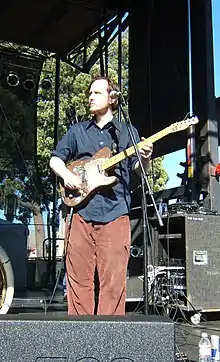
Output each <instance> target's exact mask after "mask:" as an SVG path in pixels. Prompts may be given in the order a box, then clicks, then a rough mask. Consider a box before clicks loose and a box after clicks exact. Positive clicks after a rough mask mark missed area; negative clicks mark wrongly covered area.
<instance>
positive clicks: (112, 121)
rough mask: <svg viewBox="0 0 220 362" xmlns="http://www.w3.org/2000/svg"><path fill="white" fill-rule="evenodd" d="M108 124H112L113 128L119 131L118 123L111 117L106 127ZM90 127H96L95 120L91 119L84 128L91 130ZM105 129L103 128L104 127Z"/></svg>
mask: <svg viewBox="0 0 220 362" xmlns="http://www.w3.org/2000/svg"><path fill="white" fill-rule="evenodd" d="M109 123H112V124H113V125H114V127H115V128H117V130H118V131H120V122H119V121H118V120H117V119H116V118H115V117H113V118H112V120H111V121H110V122H108V123H107V124H106V126H107V125H108V124H109ZM92 126H96V123H95V119H94V118H93V119H92V120H91V121H90V122H89V124H88V125H87V126H86V129H89V128H91V127H92ZM104 128H105V127H104Z"/></svg>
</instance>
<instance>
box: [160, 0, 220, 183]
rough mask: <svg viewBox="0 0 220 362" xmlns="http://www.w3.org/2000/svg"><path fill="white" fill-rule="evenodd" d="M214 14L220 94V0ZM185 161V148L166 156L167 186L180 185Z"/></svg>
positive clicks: (217, 91)
mask: <svg viewBox="0 0 220 362" xmlns="http://www.w3.org/2000/svg"><path fill="white" fill-rule="evenodd" d="M212 4H213V6H212V12H213V14H212V16H213V43H214V71H215V96H216V97H219V96H220V0H212ZM184 161H185V150H180V151H177V152H173V153H171V154H169V155H166V156H165V160H164V163H163V164H164V168H165V170H166V171H167V173H168V175H169V181H168V183H167V185H166V188H167V189H168V188H171V187H176V186H179V185H180V183H181V179H180V178H179V177H177V176H176V174H177V173H178V172H179V173H182V172H183V171H184V169H183V167H182V166H180V165H179V163H180V162H184Z"/></svg>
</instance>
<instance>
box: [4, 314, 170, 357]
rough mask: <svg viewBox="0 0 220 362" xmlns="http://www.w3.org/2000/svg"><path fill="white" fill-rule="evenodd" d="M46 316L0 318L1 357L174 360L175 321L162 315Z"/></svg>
mask: <svg viewBox="0 0 220 362" xmlns="http://www.w3.org/2000/svg"><path fill="white" fill-rule="evenodd" d="M10 317H11V318H10ZM24 318H25V319H24ZM49 318H50V319H48V317H47V315H43V314H41V316H39V315H38V316H36V315H34V316H33V315H32V316H28V315H24V316H22V318H21V317H20V316H7V318H6V317H3V316H1V317H0V355H1V361H2V362H9V361H10V362H36V361H37V362H49V361H51V362H52V361H56V362H61V361H62V362H64V361H65V362H66V361H68V362H77V361H78V362H79V361H80V362H113V361H114V362H146V361H149V362H171V361H174V323H173V322H172V321H171V320H170V319H168V318H166V317H161V316H138V315H136V316H125V317H119V316H112V317H101V316H100V317H98V316H93V317H79V318H78V317H74V318H70V317H64V318H63V317H62V320H60V318H59V317H56V316H55V315H54V316H52V317H51V316H50V317H49ZM58 318H59V319H58Z"/></svg>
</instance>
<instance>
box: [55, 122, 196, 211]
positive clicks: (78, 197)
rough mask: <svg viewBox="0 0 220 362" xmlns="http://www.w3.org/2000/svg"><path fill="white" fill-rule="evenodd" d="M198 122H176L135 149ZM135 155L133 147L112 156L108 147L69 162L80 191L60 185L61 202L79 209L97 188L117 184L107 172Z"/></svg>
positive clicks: (69, 167) (113, 177) (68, 165)
mask: <svg viewBox="0 0 220 362" xmlns="http://www.w3.org/2000/svg"><path fill="white" fill-rule="evenodd" d="M198 122H199V120H198V118H197V117H192V118H188V119H186V120H184V121H180V122H176V123H173V124H171V125H170V126H168V127H166V128H165V129H163V130H162V131H159V132H157V133H155V134H154V135H153V136H151V137H148V138H147V139H146V140H144V141H141V142H139V143H137V145H136V146H137V148H141V147H143V146H144V145H145V144H148V143H154V142H156V141H158V140H159V139H161V138H163V137H165V136H167V135H168V134H170V133H175V132H179V131H183V130H185V129H187V128H188V127H189V126H192V125H195V124H197V123H198ZM134 153H135V148H134V146H131V147H129V148H127V149H126V150H124V151H122V152H120V153H118V154H117V155H114V156H112V155H111V150H110V149H109V148H108V147H103V148H102V149H101V150H100V151H98V152H97V153H96V154H95V155H94V156H93V157H90V158H88V159H86V160H79V161H71V162H70V163H69V164H67V168H68V169H69V170H70V171H71V172H73V174H74V175H76V176H77V177H79V178H80V179H81V185H82V187H81V189H77V188H74V189H68V188H65V187H64V186H63V185H62V184H61V185H60V191H61V196H62V199H63V202H64V203H65V204H66V205H67V206H70V207H79V206H82V204H83V203H85V202H87V201H88V200H89V197H91V196H92V194H94V192H96V191H97V190H98V189H99V188H101V187H105V186H110V185H111V186H112V185H113V184H115V183H116V182H117V177H116V176H109V175H108V172H107V171H108V170H110V169H112V168H113V167H114V166H115V165H116V164H117V163H119V162H120V161H122V160H123V159H125V158H126V157H129V156H131V155H133V154H134Z"/></svg>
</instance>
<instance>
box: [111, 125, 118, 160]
mask: <svg viewBox="0 0 220 362" xmlns="http://www.w3.org/2000/svg"><path fill="white" fill-rule="evenodd" d="M109 133H110V135H111V137H112V144H111V151H112V154H113V155H116V154H117V153H119V136H120V131H119V130H118V129H117V128H116V127H114V126H113V127H111V128H109Z"/></svg>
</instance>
